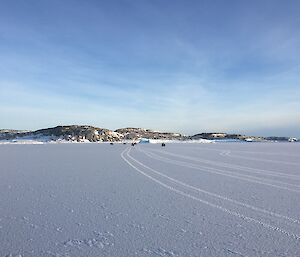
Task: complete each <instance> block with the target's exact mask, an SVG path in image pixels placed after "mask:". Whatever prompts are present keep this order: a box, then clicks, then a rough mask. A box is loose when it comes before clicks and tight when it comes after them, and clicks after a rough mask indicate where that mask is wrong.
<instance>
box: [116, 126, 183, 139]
mask: <svg viewBox="0 0 300 257" xmlns="http://www.w3.org/2000/svg"><path fill="white" fill-rule="evenodd" d="M115 132H117V133H119V134H122V135H123V136H124V139H127V140H138V139H139V138H148V139H163V140H185V139H187V138H186V137H185V136H182V135H181V134H179V133H171V132H159V131H154V130H151V129H143V128H121V129H117V130H115Z"/></svg>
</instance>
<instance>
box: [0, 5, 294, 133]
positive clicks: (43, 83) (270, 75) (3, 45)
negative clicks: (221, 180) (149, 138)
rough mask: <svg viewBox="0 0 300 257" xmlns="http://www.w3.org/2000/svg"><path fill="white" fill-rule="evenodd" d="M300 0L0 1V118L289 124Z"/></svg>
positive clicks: (277, 129) (155, 125)
mask: <svg viewBox="0 0 300 257" xmlns="http://www.w3.org/2000/svg"><path fill="white" fill-rule="evenodd" d="M299 13H300V2H299V1H292V0H291V1H276V0H273V1H264V0H263V1H240V0H239V1H233V0H232V1H201V0H199V1H193V0H189V1H183V0H182V1H176V0H172V1H167V0H148V1H145V0H138V1H136V0H119V1H118V0H115V1H100V0H99V1H96V0H95V1H92V0H86V1H79V0H72V1H71V0H64V1H60V0H51V1H50V0H48V1H46V0H36V1H33V0H26V1H23V0H19V1H17V0H2V1H0V60H1V61H0V128H16V129H38V128H43V127H50V126H56V125H59V124H89V125H95V126H99V127H105V128H110V129H116V128H119V127H127V126H135V127H147V128H152V129H159V130H171V131H180V132H182V133H186V134H193V133H198V132H204V131H225V132H236V133H246V134H254V135H288V136H300V100H299V99H300V75H299V74H300V15H299Z"/></svg>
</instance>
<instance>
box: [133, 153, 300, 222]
mask: <svg viewBox="0 0 300 257" xmlns="http://www.w3.org/2000/svg"><path fill="white" fill-rule="evenodd" d="M139 150H140V149H139ZM140 151H141V152H144V154H146V155H147V156H148V157H150V158H152V159H153V157H151V156H150V155H148V153H146V152H145V151H143V150H140ZM128 155H129V156H130V157H131V158H132V159H134V160H135V161H136V162H137V163H139V164H140V165H141V166H143V167H145V168H147V169H149V170H151V171H153V172H154V173H156V174H158V175H160V176H163V177H165V178H167V179H169V180H171V181H173V182H175V183H177V184H180V185H183V186H185V187H188V188H191V189H193V190H196V191H198V192H201V193H204V194H207V195H210V196H213V197H216V198H219V199H222V200H226V201H229V202H231V203H234V204H237V205H240V206H243V207H246V208H249V209H252V210H254V211H258V212H262V213H264V214H268V215H270V216H273V217H276V218H280V219H284V220H286V221H289V222H291V223H295V224H297V225H300V221H299V220H297V219H294V218H290V217H288V216H285V215H281V214H278V213H275V212H272V211H268V210H265V209H262V208H259V207H255V206H253V205H250V204H246V203H242V202H240V201H237V200H234V199H232V198H228V197H225V196H222V195H218V194H215V193H211V192H209V191H206V190H204V189H201V188H199V187H194V186H192V185H189V184H186V183H184V182H182V181H180V180H177V179H174V178H171V177H169V176H167V175H166V174H164V173H161V172H158V171H157V170H154V169H152V168H151V167H149V166H147V165H145V164H143V163H141V162H139V161H138V160H136V159H135V158H133V157H132V156H131V155H130V154H128Z"/></svg>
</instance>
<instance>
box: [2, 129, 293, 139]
mask: <svg viewBox="0 0 300 257" xmlns="http://www.w3.org/2000/svg"><path fill="white" fill-rule="evenodd" d="M145 139H146V141H147V142H160V141H172V142H202V143H204V142H206V143H207V142H220V141H221V142H266V141H272V142H297V141H298V139H297V138H294V137H276V136H271V137H262V136H248V135H241V134H229V133H216V132H212V133H198V134H195V135H182V134H180V133H174V132H161V131H155V130H151V129H144V128H120V129H116V130H114V131H113V130H110V129H106V128H99V127H94V126H84V125H66V126H56V127H52V128H45V129H39V130H35V131H28V130H26V131H25V130H14V129H0V142H1V143H18V142H24V143H26V142H28V143H30V142H32V143H34V142H40V143H47V142H53V143H55V142H126V141H135V142H140V141H141V140H144V141H145Z"/></svg>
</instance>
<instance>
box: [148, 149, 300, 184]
mask: <svg viewBox="0 0 300 257" xmlns="http://www.w3.org/2000/svg"><path fill="white" fill-rule="evenodd" d="M151 151H158V152H160V153H165V154H168V155H175V156H176V157H181V158H185V159H189V160H193V161H197V162H201V163H206V164H209V165H214V166H219V167H221V168H230V169H235V170H240V171H246V170H247V171H248V172H252V173H257V174H263V175H268V176H274V177H283V178H286V179H293V180H300V176H299V175H292V174H286V173H282V172H275V171H270V170H265V169H258V168H251V167H246V166H242V165H236V164H235V165H234V164H229V163H225V162H220V161H211V160H207V159H202V158H198V157H197V158H194V157H191V156H185V155H178V154H174V153H170V152H167V151H159V150H154V149H153V150H151Z"/></svg>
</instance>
